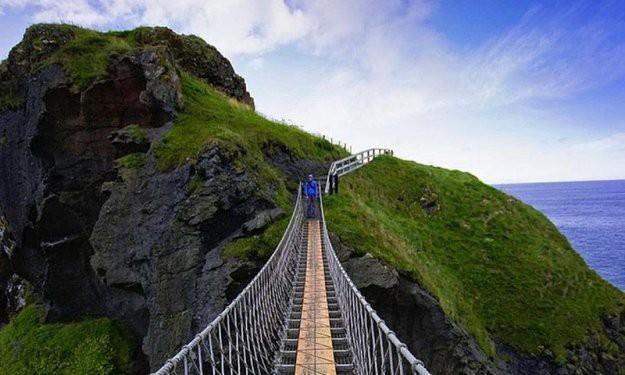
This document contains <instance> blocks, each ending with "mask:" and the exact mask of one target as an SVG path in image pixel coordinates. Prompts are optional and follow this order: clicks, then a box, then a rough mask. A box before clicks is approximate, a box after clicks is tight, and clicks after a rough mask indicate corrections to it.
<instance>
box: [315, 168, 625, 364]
mask: <svg viewBox="0 0 625 375" xmlns="http://www.w3.org/2000/svg"><path fill="white" fill-rule="evenodd" d="M428 190H429V192H428V193H426V195H429V196H434V195H436V196H437V197H438V201H439V204H440V211H439V212H437V213H435V214H433V215H431V216H428V215H426V214H425V212H424V210H423V209H422V208H421V205H420V198H421V197H422V196H423V195H424V192H427V191H428ZM326 207H327V208H326V211H327V212H326V215H327V219H328V225H329V229H330V230H331V231H333V232H335V233H337V234H338V235H339V236H340V237H341V239H342V240H343V241H345V242H346V243H347V244H348V245H350V246H352V247H353V248H355V249H357V250H358V251H361V252H363V253H365V252H370V253H372V254H374V255H375V256H377V257H380V258H383V259H385V260H386V261H388V262H389V263H391V264H393V265H395V266H396V267H398V268H399V269H400V270H401V271H402V272H403V273H405V274H407V275H408V276H409V277H411V278H413V279H415V280H417V281H418V282H419V283H421V285H423V286H425V287H426V288H427V289H428V290H429V291H430V292H431V293H432V294H434V295H435V296H436V297H437V298H438V300H439V301H440V303H441V305H442V307H443V309H444V310H445V312H446V313H447V314H448V315H450V316H451V317H452V318H453V319H455V320H456V321H458V322H459V323H461V324H462V325H463V326H464V327H466V328H467V329H468V331H469V332H470V333H472V334H473V335H474V336H475V337H476V338H477V339H478V342H480V344H481V345H482V347H483V348H485V349H486V351H487V352H488V353H490V354H493V353H494V350H493V349H494V348H493V345H492V341H491V339H493V338H494V339H496V340H498V341H500V342H504V343H506V344H509V345H511V346H513V347H515V348H517V349H520V350H522V351H524V352H527V353H537V352H539V350H540V348H541V346H543V347H547V348H551V349H552V350H554V351H555V352H556V354H558V355H559V358H560V359H562V355H563V354H564V350H563V347H564V346H565V345H567V344H570V343H573V342H580V341H582V340H584V338H585V335H586V333H587V330H588V329H591V330H598V329H599V327H600V324H601V323H600V319H599V317H600V316H601V315H603V314H610V313H612V312H614V311H616V310H617V309H620V308H622V306H623V303H624V301H625V299H624V295H623V293H621V292H619V291H618V290H616V288H614V287H612V286H611V285H609V284H608V283H607V282H605V281H604V280H602V279H601V278H600V277H599V276H598V275H597V274H596V273H595V272H594V271H591V270H590V269H589V268H588V267H587V266H586V264H585V263H584V261H583V260H582V258H581V257H580V256H579V255H578V254H577V253H576V252H575V251H574V250H573V249H572V248H571V246H570V245H569V243H568V242H567V240H566V238H565V237H564V236H563V235H561V234H560V233H559V232H558V231H557V229H556V228H555V227H554V225H553V224H551V222H549V221H548V220H547V219H546V218H545V217H544V216H543V215H542V214H541V213H540V212H538V211H536V210H535V209H533V208H531V207H530V206H528V205H525V204H523V203H522V202H520V201H518V200H516V199H514V198H511V197H509V196H507V195H505V194H503V193H501V192H499V191H498V190H496V189H494V188H492V187H490V186H488V185H485V184H483V183H481V182H480V181H479V180H477V179H476V178H475V177H473V176H471V175H470V174H468V173H462V172H458V171H450V170H445V169H441V168H435V167H430V166H424V165H420V164H417V163H413V162H408V161H402V160H399V159H395V158H392V157H381V158H379V159H376V160H375V161H374V162H373V163H371V164H370V165H368V166H366V167H364V168H361V169H360V170H358V171H356V172H354V173H353V174H350V175H348V176H345V178H344V179H343V180H342V191H341V194H340V195H338V196H331V197H328V198H327V202H326ZM619 305H620V306H619Z"/></svg>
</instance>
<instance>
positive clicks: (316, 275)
mask: <svg viewBox="0 0 625 375" xmlns="http://www.w3.org/2000/svg"><path fill="white" fill-rule="evenodd" d="M372 150H376V151H372ZM389 153H390V154H392V151H390V150H383V149H370V150H366V151H363V152H361V153H358V154H355V155H353V156H352V157H349V158H346V159H342V160H339V161H337V162H334V163H332V166H331V167H330V171H329V175H331V174H337V173H341V174H345V173H348V172H351V171H353V170H355V169H357V168H359V167H360V166H362V165H364V164H366V163H368V162H369V161H371V160H372V159H373V158H374V157H376V156H378V155H383V154H389ZM302 190H303V189H302V188H300V189H298V193H297V199H296V201H295V207H294V209H293V214H292V216H291V219H290V221H289V225H288V227H287V229H286V231H285V232H284V235H283V236H282V239H281V240H280V242H279V244H278V246H277V247H276V249H275V251H274V252H273V254H272V255H271V257H270V258H269V260H268V261H267V263H266V264H265V265H264V266H263V268H262V269H261V270H260V272H259V273H258V274H257V275H256V276H255V277H254V279H253V280H252V281H251V282H250V284H249V285H248V286H247V287H246V288H245V289H243V291H242V292H241V293H240V294H239V295H238V296H237V297H236V298H235V299H234V300H233V301H232V302H231V303H230V305H228V307H226V309H225V310H224V311H223V312H221V313H220V314H219V315H218V316H217V317H216V318H215V319H214V320H213V321H212V322H211V323H210V324H209V325H208V326H207V327H206V328H205V329H204V330H203V331H202V332H200V333H199V334H198V335H197V336H195V338H193V340H191V342H190V343H188V344H187V345H185V346H184V347H183V348H182V349H181V350H180V351H179V352H178V353H177V354H176V355H175V356H174V357H172V358H171V359H169V360H168V361H167V362H166V363H165V365H164V366H163V367H161V368H160V369H159V370H158V371H156V372H155V373H154V374H155V375H168V374H184V375H189V374H194V375H195V374H199V375H204V374H211V375H216V374H224V375H225V374H259V375H262V374H296V375H309V374H328V375H333V374H363V375H364V374H376V375H377V374H384V375H386V374H389V375H394V374H419V375H429V372H428V371H427V370H426V368H425V366H424V365H423V363H422V362H421V361H420V360H418V359H416V358H415V357H414V356H413V355H412V353H410V351H409V350H408V348H407V347H406V345H405V344H403V343H402V342H401V341H400V340H399V338H397V336H396V335H395V334H394V333H393V332H392V331H391V330H390V329H389V328H388V327H387V325H386V323H384V321H383V320H382V319H381V318H380V317H379V316H378V315H377V313H376V312H375V311H374V310H373V308H371V306H370V305H369V304H368V303H367V301H366V300H365V298H364V297H363V296H362V294H360V292H359V291H358V289H357V288H356V286H355V285H354V283H353V282H352V281H351V280H350V278H349V276H348V275H347V273H346V272H345V270H344V269H343V267H342V265H341V263H340V262H339V260H338V258H337V256H336V254H335V252H334V249H333V248H332V243H331V242H330V238H329V236H328V231H327V228H326V221H325V215H324V211H323V198H322V197H321V194H319V201H318V203H319V208H320V219H306V217H305V199H304V197H303V194H302Z"/></svg>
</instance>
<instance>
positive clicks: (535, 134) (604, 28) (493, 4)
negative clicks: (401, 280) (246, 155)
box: [0, 0, 625, 183]
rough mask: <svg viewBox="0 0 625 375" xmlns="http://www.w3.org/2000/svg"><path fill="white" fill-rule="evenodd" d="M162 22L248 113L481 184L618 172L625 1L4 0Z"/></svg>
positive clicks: (99, 23)
mask: <svg viewBox="0 0 625 375" xmlns="http://www.w3.org/2000/svg"><path fill="white" fill-rule="evenodd" d="M59 21H60V22H69V23H73V24H78V25H82V26H86V27H91V28H95V29H98V30H111V29H115V30H118V29H128V28H134V27H136V26H139V25H165V26H169V27H171V28H172V29H174V30H176V31H177V32H181V33H185V34H196V35H198V36H200V37H202V38H204V39H205V40H206V41H207V42H208V43H210V44H213V45H214V46H216V47H217V48H218V49H219V50H220V51H221V52H222V53H223V54H224V55H225V56H226V57H227V58H228V59H230V60H231V62H232V63H233V65H234V68H235V70H236V71H237V72H238V73H239V74H240V75H241V76H243V77H244V78H245V80H246V82H247V85H248V89H249V91H250V92H251V94H252V96H253V97H254V99H255V102H256V107H257V110H258V111H259V112H261V113H263V114H265V115H266V116H268V117H271V118H275V119H284V120H286V121H288V122H291V123H294V124H297V125H299V126H301V127H303V128H304V129H305V130H308V131H311V132H315V133H319V134H324V135H326V136H327V137H331V138H332V139H335V140H340V141H342V142H346V143H347V144H348V145H351V146H352V149H353V150H354V151H356V150H360V149H366V148H369V147H390V148H392V149H394V150H395V153H396V155H397V156H399V157H402V158H405V159H410V160H414V161H417V162H420V163H424V164H432V165H437V166H442V167H446V168H452V169H460V170H465V171H468V172H471V173H473V174H474V175H476V176H478V177H479V178H481V179H482V180H484V181H486V182H489V183H509V182H533V181H565V180H567V181H570V180H600V179H625V0H620V1H609V0H608V1H591V0H589V1H524V0H518V1H496V0H481V1H468V0H466V1H465V0H440V1H437V0H385V1H375V0H306V1H304V0H223V1H221V0H212V1H206V0H177V1H171V0H108V1H104V0H39V1H34V0H0V58H2V59H4V58H6V56H7V55H8V52H9V50H10V48H11V47H12V46H13V45H14V44H15V43H17V42H19V40H20V39H21V36H22V34H23V32H24V29H25V28H26V27H27V26H28V25H30V24H32V23H36V22H59Z"/></svg>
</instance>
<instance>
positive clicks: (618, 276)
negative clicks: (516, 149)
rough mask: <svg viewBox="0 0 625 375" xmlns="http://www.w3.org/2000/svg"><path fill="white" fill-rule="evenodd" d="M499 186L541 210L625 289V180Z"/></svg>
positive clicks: (607, 276)
mask: <svg viewBox="0 0 625 375" xmlns="http://www.w3.org/2000/svg"><path fill="white" fill-rule="evenodd" d="M496 188H498V189H500V190H502V191H504V192H506V193H508V194H510V195H512V196H515V197H517V198H519V199H520V200H522V201H524V202H525V203H528V204H530V205H532V206H534V207H535V208H537V209H538V210H540V211H542V212H543V213H544V214H545V215H546V216H547V217H549V219H550V220H551V221H552V222H553V223H554V224H555V225H556V226H557V227H558V228H559V229H560V231H561V232H562V233H564V234H565V235H566V237H567V238H568V239H569V242H571V244H572V245H573V247H574V248H575V250H577V251H578V252H579V253H580V254H581V255H582V257H583V258H584V259H585V260H586V263H587V264H588V265H589V266H590V267H592V268H593V269H595V270H596V271H597V272H598V273H599V274H600V275H601V276H602V277H603V278H604V279H606V280H608V281H609V282H611V283H612V284H613V285H615V286H617V287H618V288H620V289H621V290H623V291H625V180H618V181H588V182H551V183H533V184H511V185H496Z"/></svg>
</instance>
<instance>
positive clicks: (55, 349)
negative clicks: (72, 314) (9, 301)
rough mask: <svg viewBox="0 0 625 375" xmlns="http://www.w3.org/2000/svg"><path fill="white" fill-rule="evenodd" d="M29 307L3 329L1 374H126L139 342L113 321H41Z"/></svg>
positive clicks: (39, 311) (0, 336)
mask: <svg viewBox="0 0 625 375" xmlns="http://www.w3.org/2000/svg"><path fill="white" fill-rule="evenodd" d="M42 315H43V314H42V309H41V308H40V307H39V306H37V305H29V306H27V307H25V308H24V309H23V310H22V311H21V312H20V313H19V314H18V315H17V316H16V317H15V318H14V319H12V320H11V322H10V323H9V324H7V325H6V326H5V327H4V328H2V330H0V374H12V375H21V374H24V375H26V374H28V375H31V374H42V375H43V374H67V375H69V374H85V375H86V374H90V375H107V374H128V373H131V370H132V369H131V364H132V358H133V350H134V348H135V347H136V343H135V342H134V340H133V339H132V338H131V336H129V335H128V334H127V333H126V332H125V331H124V330H122V329H120V328H119V327H118V326H117V325H116V324H115V323H113V322H112V321H111V320H109V319H95V320H88V321H84V322H79V323H69V324H43V322H42Z"/></svg>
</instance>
